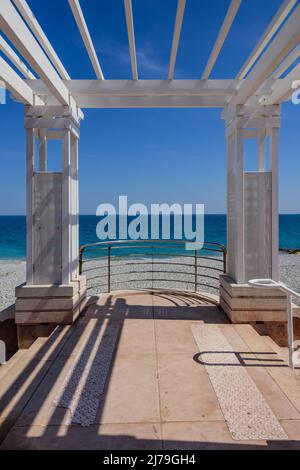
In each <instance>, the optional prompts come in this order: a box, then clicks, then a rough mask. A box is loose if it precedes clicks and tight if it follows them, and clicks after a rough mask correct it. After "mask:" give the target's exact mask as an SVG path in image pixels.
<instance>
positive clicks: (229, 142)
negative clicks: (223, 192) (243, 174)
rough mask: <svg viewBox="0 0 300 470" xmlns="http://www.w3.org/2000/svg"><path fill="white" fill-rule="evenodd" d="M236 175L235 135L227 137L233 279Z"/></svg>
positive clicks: (232, 273)
mask: <svg viewBox="0 0 300 470" xmlns="http://www.w3.org/2000/svg"><path fill="white" fill-rule="evenodd" d="M235 204H236V200H235V177H234V136H233V135H231V136H229V137H228V138H227V273H228V274H229V276H230V277H231V278H232V279H235V278H236V275H235V274H236V273H235V253H236V247H235V240H236V236H235V230H236V214H235Z"/></svg>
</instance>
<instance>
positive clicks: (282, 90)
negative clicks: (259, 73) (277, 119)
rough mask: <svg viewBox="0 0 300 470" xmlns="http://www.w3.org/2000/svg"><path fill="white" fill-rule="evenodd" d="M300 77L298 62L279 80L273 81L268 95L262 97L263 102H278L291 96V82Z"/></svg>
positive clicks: (265, 103) (266, 103) (267, 103)
mask: <svg viewBox="0 0 300 470" xmlns="http://www.w3.org/2000/svg"><path fill="white" fill-rule="evenodd" d="M299 77H300V64H298V65H296V67H294V68H293V70H292V71H291V72H290V73H289V74H288V75H286V76H285V77H284V78H281V79H280V80H276V81H275V82H274V85H273V88H272V91H271V93H270V94H269V95H265V96H264V97H263V104H264V105H269V104H280V103H282V102H284V101H287V100H288V99H290V98H291V96H292V94H293V92H294V91H295V90H294V89H293V88H292V84H293V82H295V81H296V80H299Z"/></svg>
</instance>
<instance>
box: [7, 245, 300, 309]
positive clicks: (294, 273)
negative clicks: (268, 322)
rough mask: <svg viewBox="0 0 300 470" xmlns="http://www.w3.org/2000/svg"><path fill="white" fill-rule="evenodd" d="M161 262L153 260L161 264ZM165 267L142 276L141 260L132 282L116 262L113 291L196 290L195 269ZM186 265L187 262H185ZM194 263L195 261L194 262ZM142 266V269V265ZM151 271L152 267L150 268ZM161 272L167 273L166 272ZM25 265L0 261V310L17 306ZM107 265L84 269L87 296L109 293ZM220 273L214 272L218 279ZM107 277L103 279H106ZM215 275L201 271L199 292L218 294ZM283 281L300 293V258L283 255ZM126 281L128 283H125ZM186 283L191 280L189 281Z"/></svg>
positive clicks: (93, 263) (169, 262)
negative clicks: (16, 301)
mask: <svg viewBox="0 0 300 470" xmlns="http://www.w3.org/2000/svg"><path fill="white" fill-rule="evenodd" d="M159 261H161V260H158V259H157V260H154V263H155V262H157V263H159ZM165 261H167V263H166V264H163V265H162V264H155V270H156V271H158V272H157V273H155V274H154V275H153V279H154V280H152V274H151V273H148V274H146V273H143V269H144V268H143V267H142V264H143V261H142V260H140V261H139V262H137V264H136V265H134V266H131V267H130V268H129V269H130V270H132V271H135V272H134V273H132V274H130V278H131V279H136V280H137V281H136V282H134V281H129V275H128V274H121V273H122V272H124V271H126V270H128V267H125V266H124V263H125V261H124V260H120V259H119V260H114V262H113V263H112V268H111V271H112V277H111V290H117V289H121V288H124V289H132V288H149V287H152V286H153V287H154V288H159V287H162V288H171V287H172V288H175V289H176V288H178V289H180V288H181V289H185V290H193V287H194V286H193V283H194V268H193V266H192V264H191V266H180V267H178V266H176V265H175V266H172V264H174V262H175V261H176V262H177V263H180V259H179V258H177V259H176V260H174V259H168V260H165ZM183 262H184V263H187V260H186V259H184V260H183ZM191 263H192V260H191ZM139 264H140V266H139ZM210 266H211V267H218V268H220V267H221V266H220V264H219V263H217V262H215V263H214V262H210ZM148 269H151V266H148ZM162 271H167V273H166V272H165V273H163V272H162ZM25 272H26V262H25V261H20V260H0V311H1V310H3V309H5V308H6V307H8V306H10V305H11V304H13V303H14V300H15V294H14V290H15V287H16V286H18V285H20V284H22V283H23V282H24V281H25ZM106 273H107V264H106V261H105V260H102V261H101V260H99V261H91V262H90V263H87V264H86V266H85V274H86V276H87V284H88V294H89V295H97V294H99V293H101V292H106V291H107V276H106ZM216 273H217V271H214V272H213V276H216ZM103 274H104V276H103ZM206 274H208V275H212V270H210V269H209V268H208V267H206V266H205V264H204V263H203V267H201V268H200V269H199V270H198V282H199V283H201V284H202V283H203V284H205V285H199V287H198V290H203V291H206V292H209V293H213V294H218V291H217V289H215V288H212V287H211V286H217V280H212V279H211V280H208V279H205V275H206ZM166 278H167V279H172V282H166V281H164V280H163V279H166ZM280 279H281V281H282V282H284V283H285V284H287V285H288V286H289V287H291V288H293V289H294V290H296V291H298V292H300V255H297V254H280ZM125 281H126V283H125ZM186 281H189V283H188V282H186Z"/></svg>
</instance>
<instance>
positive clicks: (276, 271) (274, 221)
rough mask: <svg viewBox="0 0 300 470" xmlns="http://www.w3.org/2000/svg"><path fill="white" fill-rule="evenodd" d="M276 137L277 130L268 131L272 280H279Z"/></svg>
mask: <svg viewBox="0 0 300 470" xmlns="http://www.w3.org/2000/svg"><path fill="white" fill-rule="evenodd" d="M278 135H279V129H278V128H272V129H271V131H270V159H271V171H272V279H274V281H278V280H279V266H278V264H279V259H278V255H279V253H278V247H279V201H278V199H279V198H278V193H279V178H278Z"/></svg>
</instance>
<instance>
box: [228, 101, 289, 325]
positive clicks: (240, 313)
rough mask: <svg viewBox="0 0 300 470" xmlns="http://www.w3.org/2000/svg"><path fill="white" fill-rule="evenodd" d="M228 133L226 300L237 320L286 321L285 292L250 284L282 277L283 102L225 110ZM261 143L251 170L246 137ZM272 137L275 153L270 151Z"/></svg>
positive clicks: (229, 315) (234, 320) (272, 150)
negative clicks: (280, 146) (280, 172)
mask: <svg viewBox="0 0 300 470" xmlns="http://www.w3.org/2000/svg"><path fill="white" fill-rule="evenodd" d="M225 118H226V138H227V249H228V256H227V260H228V264H227V273H226V275H223V276H221V281H220V304H221V306H222V308H223V309H224V311H225V312H226V313H227V315H228V317H229V318H230V319H231V321H233V322H238V323H240V322H252V321H254V322H256V321H270V322H271V321H276V322H277V321H286V297H285V295H283V294H282V293H281V292H280V291H278V292H274V290H271V289H263V290H262V289H259V288H255V287H253V286H249V285H248V283H247V282H248V280H249V279H253V278H272V279H274V280H276V281H277V280H278V279H279V268H278V256H279V249H278V230H279V227H278V225H279V220H278V219H279V213H278V132H279V127H280V109H279V106H261V107H260V108H258V109H256V110H255V113H254V112H253V110H250V109H249V108H248V109H247V108H245V107H244V106H238V107H237V108H236V109H235V112H234V114H232V113H231V116H229V113H228V114H227V115H225ZM247 139H255V140H256V142H257V155H256V157H257V158H256V159H255V160H253V156H251V158H252V166H253V169H252V168H251V170H252V171H248V170H247V171H246V170H245V141H246V140H247ZM267 139H269V155H267V145H266V142H267Z"/></svg>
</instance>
